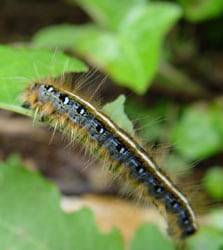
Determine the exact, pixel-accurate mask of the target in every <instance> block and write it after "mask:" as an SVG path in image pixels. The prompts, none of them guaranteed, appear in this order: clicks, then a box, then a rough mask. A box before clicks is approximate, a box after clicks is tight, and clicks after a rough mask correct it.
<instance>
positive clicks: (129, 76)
mask: <svg viewBox="0 0 223 250" xmlns="http://www.w3.org/2000/svg"><path fill="white" fill-rule="evenodd" d="M87 3H89V1H88V0H85V1H83V2H82V1H81V6H83V8H85V10H86V11H89V13H90V14H92V13H94V14H92V15H94V16H96V18H98V19H100V21H98V22H100V24H101V22H102V21H101V20H104V19H106V20H104V22H105V26H108V27H107V30H105V29H102V28H101V27H98V26H96V25H95V26H94V25H89V24H86V25H82V26H80V27H79V28H77V27H74V28H73V30H72V27H71V26H69V27H68V26H67V25H63V26H57V27H56V26H53V27H52V29H50V28H47V30H42V31H39V33H37V34H36V36H34V40H33V41H34V43H36V44H38V45H41V46H43V45H44V44H45V45H46V46H57V45H58V46H63V47H67V46H68V45H70V47H71V48H74V50H75V51H76V52H77V53H79V54H81V55H82V56H84V57H85V58H86V59H87V60H88V61H89V62H94V64H96V65H97V66H98V67H100V68H102V69H103V70H104V71H105V72H106V73H108V74H109V76H110V77H111V78H112V79H113V80H114V81H116V82H117V83H118V84H120V85H122V86H126V87H128V88H130V89H132V90H133V91H135V92H136V93H138V94H143V93H145V91H146V90H147V89H148V87H149V85H150V84H151V80H152V79H153V77H154V75H155V73H156V70H157V67H158V65H159V59H160V54H161V48H162V42H163V39H164V36H165V34H166V33H167V31H168V30H169V29H170V27H171V26H172V25H173V24H174V23H175V22H176V21H177V19H179V17H180V15H181V9H180V8H179V6H177V5H174V4H170V3H149V4H146V3H145V2H144V1H141V2H140V3H137V4H136V1H135V0H132V1H130V3H129V1H118V0H115V1H99V0H94V1H90V3H89V5H87ZM129 4H130V5H129ZM134 4H135V5H134ZM119 5H122V7H120V8H118V6H119ZM125 5H126V6H125ZM113 9H115V10H117V11H115V12H111V10H113ZM116 15H117V16H116ZM157 16H158V17H159V18H157ZM113 21H114V23H112V22H113ZM111 27H112V28H111ZM114 27H115V29H114ZM60 37H61V38H60ZM65 38H66V41H69V42H65Z"/></svg>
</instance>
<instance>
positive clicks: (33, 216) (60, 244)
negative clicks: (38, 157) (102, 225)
mask: <svg viewBox="0 0 223 250" xmlns="http://www.w3.org/2000/svg"><path fill="white" fill-rule="evenodd" d="M59 199H60V195H59V192H58V190H57V189H56V187H55V186H54V185H52V184H51V183H49V182H47V181H46V180H44V179H43V178H42V177H41V176H40V175H39V174H37V173H35V172H30V171H28V170H26V169H25V168H23V167H22V166H21V164H20V163H19V162H18V161H15V160H8V161H7V162H5V163H1V164H0V204H1V206H0V221H1V223H0V249H1V250H7V249H14V250H30V249H32V250H51V249H52V250H61V249H63V250H76V249H78V250H92V249H97V250H100V249H103V250H104V249H111V250H113V249H117V250H118V249H119V250H121V249H123V243H122V239H121V237H120V234H119V232H118V231H117V230H113V231H111V232H110V233H108V234H103V233H101V232H100V231H99V230H98V228H97V225H96V223H95V221H94V218H93V215H92V213H91V212H90V210H88V209H82V210H80V211H78V212H75V213H69V214H67V213H65V212H63V211H62V210H61V208H60V206H59Z"/></svg>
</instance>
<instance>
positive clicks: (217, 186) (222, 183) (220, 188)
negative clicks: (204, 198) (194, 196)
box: [203, 167, 223, 201]
mask: <svg viewBox="0 0 223 250" xmlns="http://www.w3.org/2000/svg"><path fill="white" fill-rule="evenodd" d="M203 184H204V186H205V188H206V190H207V192H208V193H209V194H210V195H211V196H212V197H213V198H214V199H216V200H220V201H221V200H223V167H212V168H210V169H208V171H207V173H206V174H205V177H204V179H203Z"/></svg>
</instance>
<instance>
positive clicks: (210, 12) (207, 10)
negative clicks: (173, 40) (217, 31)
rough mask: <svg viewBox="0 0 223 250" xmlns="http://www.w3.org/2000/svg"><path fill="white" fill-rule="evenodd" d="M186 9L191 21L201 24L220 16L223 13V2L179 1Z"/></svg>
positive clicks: (210, 0) (214, 0)
mask: <svg viewBox="0 0 223 250" xmlns="http://www.w3.org/2000/svg"><path fill="white" fill-rule="evenodd" d="M178 2H179V3H181V4H182V6H183V7H184V9H185V16H186V18H188V19H189V20H190V21H193V22H201V21H205V20H208V19H211V18H215V17H218V16H220V15H221V14H222V13H223V1H222V0H195V1H194V0H178Z"/></svg>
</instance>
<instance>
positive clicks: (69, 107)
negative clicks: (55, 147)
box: [23, 78, 198, 239]
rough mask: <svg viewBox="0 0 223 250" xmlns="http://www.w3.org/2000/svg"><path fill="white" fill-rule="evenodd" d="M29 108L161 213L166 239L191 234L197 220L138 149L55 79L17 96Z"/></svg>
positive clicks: (37, 83) (167, 181)
mask: <svg viewBox="0 0 223 250" xmlns="http://www.w3.org/2000/svg"><path fill="white" fill-rule="evenodd" d="M23 99H24V103H25V104H26V106H28V107H29V108H31V109H33V110H36V112H39V113H40V115H41V116H44V117H47V118H48V119H49V120H50V121H51V123H52V125H53V126H57V125H60V127H62V128H63V129H64V130H67V131H69V133H70V134H71V136H74V135H75V136H76V135H79V136H80V137H81V138H82V139H83V140H85V142H86V143H85V144H86V147H88V148H89V150H90V151H91V150H93V151H95V150H97V151H98V155H100V157H99V158H101V159H102V160H103V159H109V161H110V164H109V165H112V166H113V168H115V170H116V174H118V175H119V174H121V175H122V178H123V179H124V180H126V179H128V181H130V182H131V183H133V184H134V186H135V187H136V188H135V189H136V192H137V190H138V189H140V192H141V194H142V195H143V196H144V197H146V199H147V198H148V200H151V201H152V202H153V203H154V204H155V205H156V206H157V207H158V208H160V209H161V210H164V211H165V216H166V218H167V221H168V224H169V233H170V235H173V236H174V237H177V238H180V239H183V238H186V237H188V236H190V235H193V234H194V233H195V232H196V231H197V227H198V226H197V220H196V216H195V213H194V211H193V209H192V207H191V204H190V202H189V201H188V199H187V198H186V196H185V195H184V194H183V193H182V192H181V191H180V190H179V189H178V187H176V185H174V184H173V182H172V181H171V179H170V178H169V177H168V176H167V175H166V174H165V173H164V171H163V170H162V169H161V168H160V167H159V166H158V165H157V163H156V162H155V160H154V159H153V158H152V157H151V156H150V155H149V154H148V153H147V151H146V150H145V149H144V148H143V147H142V146H140V144H139V143H138V142H137V140H135V139H134V138H132V137H131V136H130V135H128V134H127V133H126V132H125V131H124V130H123V129H121V128H120V127H119V126H118V125H117V124H116V123H115V122H113V121H112V120H111V119H110V118H109V117H108V116H107V115H105V114H104V113H103V112H101V111H100V109H99V108H97V107H95V105H94V104H92V102H89V101H88V100H87V99H86V98H83V97H81V94H80V93H78V91H75V90H72V89H71V88H70V87H68V86H67V84H65V83H64V82H63V81H62V78H59V79H53V80H52V79H45V80H43V81H39V82H35V83H31V84H30V85H29V86H28V87H27V88H26V90H25V92H24V95H23Z"/></svg>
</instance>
